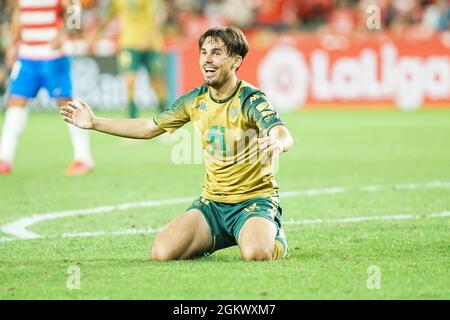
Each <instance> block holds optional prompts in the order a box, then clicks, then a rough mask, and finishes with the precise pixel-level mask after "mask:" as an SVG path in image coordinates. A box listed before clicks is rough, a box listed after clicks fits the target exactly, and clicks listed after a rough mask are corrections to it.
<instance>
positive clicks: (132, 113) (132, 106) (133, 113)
mask: <svg viewBox="0 0 450 320" xmlns="http://www.w3.org/2000/svg"><path fill="white" fill-rule="evenodd" d="M137 114H138V108H137V106H136V103H134V101H130V102H128V116H129V117H130V118H131V119H136V118H137Z"/></svg>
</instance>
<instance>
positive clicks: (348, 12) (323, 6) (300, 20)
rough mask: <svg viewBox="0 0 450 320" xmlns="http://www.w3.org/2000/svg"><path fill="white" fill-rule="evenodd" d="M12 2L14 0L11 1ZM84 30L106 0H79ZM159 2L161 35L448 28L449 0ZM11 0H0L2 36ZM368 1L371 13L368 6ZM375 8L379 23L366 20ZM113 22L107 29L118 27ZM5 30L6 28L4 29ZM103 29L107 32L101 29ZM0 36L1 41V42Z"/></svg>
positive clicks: (104, 7) (94, 20)
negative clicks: (233, 29)
mask: <svg viewBox="0 0 450 320" xmlns="http://www.w3.org/2000/svg"><path fill="white" fill-rule="evenodd" d="M14 1H15V0H14ZM79 1H80V3H81V4H82V6H83V14H82V22H83V29H84V31H85V32H86V33H89V32H91V30H93V29H95V28H96V27H97V25H98V23H99V20H100V19H101V16H102V15H105V12H106V11H107V10H108V7H109V3H110V1H111V0H79ZM149 1H156V2H159V6H158V7H159V12H158V13H159V18H160V19H161V20H162V21H163V25H164V30H163V31H164V33H165V35H166V36H167V37H177V36H183V37H186V36H188V37H189V36H192V37H196V36H198V35H199V34H201V33H202V31H203V30H205V29H206V28H208V27H211V26H214V25H218V24H222V25H228V24H233V25H236V26H239V27H240V28H242V29H244V30H246V31H248V32H250V31H254V30H268V31H274V32H291V31H300V32H332V33H338V34H351V33H358V32H359V33H360V32H374V31H375V32H376V31H391V30H392V31H403V30H405V29H411V28H413V29H417V28H419V29H420V31H423V32H426V33H433V32H441V31H446V30H449V28H450V0H165V1H162V0H149ZM9 2H11V0H0V7H1V8H0V9H1V12H0V21H1V23H2V25H3V27H2V31H3V32H2V34H3V35H5V30H6V29H5V28H6V27H5V24H7V23H8V20H9V16H10V10H8V7H9V5H8V3H9ZM373 6H376V8H377V9H375V10H376V11H377V12H375V11H372V9H370V8H373ZM378 13H379V18H380V19H378V20H379V25H378V26H377V27H376V28H369V27H368V19H374V18H377V17H373V14H378ZM118 28H119V27H118V26H115V24H114V23H112V24H111V26H110V32H109V33H110V34H114V33H115V32H116V30H117V29H118ZM6 33H7V31H6ZM107 34H108V33H107ZM3 38H5V37H4V36H3V37H2V41H5V40H4V39H3Z"/></svg>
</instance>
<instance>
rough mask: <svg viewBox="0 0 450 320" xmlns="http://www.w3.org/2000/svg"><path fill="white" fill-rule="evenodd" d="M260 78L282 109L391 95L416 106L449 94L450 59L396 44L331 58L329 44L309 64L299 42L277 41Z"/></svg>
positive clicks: (410, 107) (407, 105) (407, 106)
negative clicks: (401, 51)
mask: <svg viewBox="0 0 450 320" xmlns="http://www.w3.org/2000/svg"><path fill="white" fill-rule="evenodd" d="M258 81H259V84H260V85H261V87H262V89H263V90H265V91H266V93H267V94H268V96H269V97H270V98H271V100H272V102H273V104H274V106H275V107H276V108H277V109H278V110H279V111H282V112H283V111H284V112H288V111H293V110H296V109H297V108H298V107H301V106H302V105H303V104H304V103H305V102H307V101H308V100H314V101H316V102H320V101H323V102H325V101H336V102H340V103H345V102H349V101H361V102H365V103H367V102H377V101H386V100H389V101H392V102H394V103H395V104H396V105H397V106H398V107H399V108H400V109H402V110H416V109H418V108H419V107H420V106H421V105H422V104H423V103H424V101H425V98H428V99H429V100H431V101H433V100H435V101H438V100H446V99H450V59H449V58H448V57H447V56H445V55H442V56H438V55H430V56H429V57H425V58H423V57H419V56H399V55H398V51H397V48H396V47H395V46H394V45H393V44H386V45H383V46H381V47H380V49H379V51H376V50H374V49H369V48H367V49H363V50H361V51H360V52H359V55H358V56H351V57H350V56H342V57H340V58H338V59H336V60H335V61H334V62H332V63H331V62H330V58H329V54H328V52H327V51H325V50H321V49H317V50H313V51H312V52H311V54H310V56H309V64H308V63H307V62H306V61H305V58H304V55H303V53H301V52H300V50H298V49H297V48H295V47H290V46H285V45H280V46H276V47H275V48H273V49H272V50H270V51H269V53H268V54H267V55H266V56H265V58H264V59H263V61H262V62H261V64H260V66H259V70H258Z"/></svg>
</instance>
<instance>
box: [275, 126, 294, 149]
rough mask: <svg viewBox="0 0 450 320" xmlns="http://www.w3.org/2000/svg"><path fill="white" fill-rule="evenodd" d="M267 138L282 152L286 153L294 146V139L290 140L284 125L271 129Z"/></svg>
mask: <svg viewBox="0 0 450 320" xmlns="http://www.w3.org/2000/svg"><path fill="white" fill-rule="evenodd" d="M269 136H270V137H272V138H274V139H275V141H277V143H278V144H279V145H280V149H281V151H282V152H287V151H288V150H289V149H290V148H291V147H292V145H293V144H294V138H292V135H291V133H290V132H289V130H288V129H287V128H286V127H285V126H284V125H278V126H275V127H273V128H272V130H270V132H269Z"/></svg>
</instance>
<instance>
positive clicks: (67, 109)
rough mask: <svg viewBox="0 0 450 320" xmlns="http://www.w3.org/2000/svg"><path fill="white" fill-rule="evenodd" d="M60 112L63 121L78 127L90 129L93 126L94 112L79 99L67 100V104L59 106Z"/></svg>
mask: <svg viewBox="0 0 450 320" xmlns="http://www.w3.org/2000/svg"><path fill="white" fill-rule="evenodd" d="M60 113H61V116H62V117H63V119H64V121H66V122H67V123H70V124H73V125H75V126H77V127H79V128H82V129H92V128H93V127H94V118H95V116H94V113H93V112H92V109H91V107H90V106H89V105H88V104H87V103H86V102H84V101H83V100H81V99H79V100H78V101H69V102H68V103H67V105H65V106H63V107H61V110H60Z"/></svg>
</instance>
